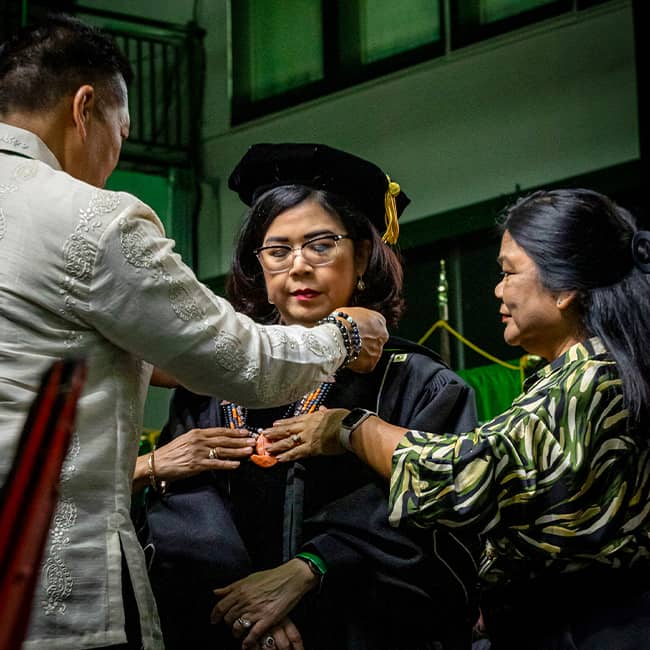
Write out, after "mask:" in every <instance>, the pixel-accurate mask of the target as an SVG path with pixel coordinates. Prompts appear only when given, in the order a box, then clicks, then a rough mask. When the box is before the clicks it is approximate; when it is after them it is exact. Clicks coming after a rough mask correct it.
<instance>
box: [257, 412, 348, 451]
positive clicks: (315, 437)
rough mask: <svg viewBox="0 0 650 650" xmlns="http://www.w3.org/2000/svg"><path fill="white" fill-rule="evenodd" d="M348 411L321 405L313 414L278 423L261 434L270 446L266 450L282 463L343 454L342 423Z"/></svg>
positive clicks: (278, 421)
mask: <svg viewBox="0 0 650 650" xmlns="http://www.w3.org/2000/svg"><path fill="white" fill-rule="evenodd" d="M348 413H349V411H348V410H347V409H327V408H325V407H324V406H321V407H320V409H319V410H318V411H315V412H314V413H306V414H304V415H297V416H295V417H292V418H288V419H286V420H277V421H276V422H274V423H273V426H272V427H271V428H270V429H265V430H264V435H265V436H266V438H267V439H268V440H269V441H270V442H271V443H272V444H270V445H269V446H268V447H267V449H268V451H269V452H270V453H271V454H273V455H275V456H276V457H277V459H278V460H279V461H281V462H287V461H293V460H298V458H305V457H307V456H332V455H336V454H342V453H345V449H344V448H343V447H341V443H340V442H339V430H340V428H341V420H343V418H344V417H345V416H346V415H347V414H348Z"/></svg>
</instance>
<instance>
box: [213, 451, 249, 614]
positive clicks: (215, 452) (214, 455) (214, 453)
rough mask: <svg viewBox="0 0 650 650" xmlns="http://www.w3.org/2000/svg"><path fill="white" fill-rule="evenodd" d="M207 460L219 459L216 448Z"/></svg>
mask: <svg viewBox="0 0 650 650" xmlns="http://www.w3.org/2000/svg"><path fill="white" fill-rule="evenodd" d="M208 458H209V459H210V460H218V459H219V456H217V448H216V447H213V448H212V449H210V453H209V454H208ZM244 620H246V619H244Z"/></svg>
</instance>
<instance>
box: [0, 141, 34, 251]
mask: <svg viewBox="0 0 650 650" xmlns="http://www.w3.org/2000/svg"><path fill="white" fill-rule="evenodd" d="M6 138H7V136H5V137H4V138H3V139H5V140H6ZM14 144H20V143H18V141H16V143H14ZM37 171H38V163H37V162H36V161H35V160H25V161H22V162H20V164H18V165H17V166H16V168H15V169H14V171H13V172H12V174H11V176H12V178H13V179H14V180H16V181H19V182H22V181H28V180H29V179H30V178H34V176H36V172H37ZM17 191H18V185H17V184H16V183H14V182H11V183H0V203H1V202H2V199H3V197H4V196H5V195H7V194H11V193H13V192H17ZM6 232H7V218H6V216H5V213H4V211H3V209H2V206H1V205H0V241H2V239H3V238H4V236H5V234H6Z"/></svg>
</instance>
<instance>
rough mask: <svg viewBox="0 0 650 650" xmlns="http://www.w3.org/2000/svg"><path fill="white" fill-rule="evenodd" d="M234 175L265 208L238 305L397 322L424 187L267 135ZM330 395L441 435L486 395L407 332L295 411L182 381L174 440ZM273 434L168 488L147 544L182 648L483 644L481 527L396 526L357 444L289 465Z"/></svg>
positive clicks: (244, 234)
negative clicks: (271, 446) (412, 202)
mask: <svg viewBox="0 0 650 650" xmlns="http://www.w3.org/2000/svg"><path fill="white" fill-rule="evenodd" d="M229 185H230V188H231V189H233V190H234V191H236V192H238V194H239V196H240V197H241V199H242V200H243V201H244V203H246V204H247V205H249V206H250V210H249V211H248V214H247V217H246V221H245V223H244V224H243V227H242V229H241V233H240V237H239V239H238V242H237V247H236V252H235V255H234V262H233V267H232V272H231V274H230V277H229V281H228V286H227V291H228V295H229V297H230V299H231V300H232V302H233V304H234V305H236V308H237V309H238V310H240V311H242V312H244V313H247V314H248V315H250V316H251V317H252V318H253V319H254V320H256V321H258V322H265V323H273V322H276V323H283V324H288V325H291V324H301V325H308V326H309V325H314V324H316V323H317V322H318V321H319V320H320V319H323V318H325V317H327V316H328V314H330V313H332V312H333V311H335V310H336V309H338V308H340V306H341V305H347V304H352V305H360V306H364V307H370V308H373V309H376V310H377V311H379V312H381V313H382V314H383V315H384V316H385V317H386V320H387V322H388V325H389V326H391V325H392V326H394V325H395V324H397V322H398V320H399V318H400V316H401V313H402V310H403V300H402V296H401V289H402V270H401V266H400V262H399V258H398V255H397V254H396V252H395V251H394V249H393V248H391V246H390V244H395V243H396V241H397V233H398V223H397V218H398V216H399V215H400V214H401V212H402V210H403V209H404V208H405V207H406V205H407V204H408V203H409V199H408V198H407V197H406V195H405V194H404V193H403V192H401V191H400V188H399V186H398V185H397V184H396V183H393V182H391V181H390V179H389V178H388V177H387V176H386V174H385V173H384V172H383V171H382V170H381V169H379V168H378V167H377V166H375V165H374V164H372V163H370V162H368V161H365V160H362V159H361V158H358V157H356V156H353V155H351V154H348V153H346V152H343V151H339V150H336V149H332V148H330V147H326V146H323V145H309V144H277V145H273V144H269V145H255V146H253V147H251V148H250V149H249V151H248V152H247V153H246V155H245V156H244V157H243V159H242V160H241V161H240V162H239V164H238V165H237V167H236V169H235V170H234V172H233V174H232V175H231V178H230V181H229ZM382 234H383V235H384V237H383V240H382ZM307 344H309V342H307ZM233 362H236V360H233ZM262 371H263V370H262ZM320 406H326V407H334V406H338V407H345V408H350V409H351V408H361V409H366V410H367V411H369V412H376V413H379V414H380V415H381V416H382V417H383V418H384V419H385V420H387V421H389V422H391V423H394V424H398V425H400V426H404V427H410V428H417V429H424V430H444V431H451V432H453V431H456V432H460V431H465V430H467V429H470V428H472V427H474V426H475V425H476V413H475V407H474V399H473V393H472V391H471V389H470V388H469V387H467V386H466V385H465V384H464V383H463V382H462V380H461V379H460V378H459V377H458V376H457V375H456V374H455V373H453V372H452V371H451V370H450V369H449V368H447V367H446V366H445V365H444V364H443V363H442V361H441V360H440V359H439V358H438V357H437V355H435V354H434V353H433V352H431V351H430V350H428V349H426V348H423V347H421V346H418V345H416V344H414V343H411V342H409V341H405V340H401V339H397V338H393V339H391V340H390V341H389V343H388V344H387V345H386V346H385V349H384V355H383V357H382V359H381V361H380V363H379V364H378V365H377V367H376V368H375V370H374V371H373V372H372V373H370V374H366V375H355V374H354V373H352V372H350V371H347V370H345V369H344V370H341V371H339V372H338V373H337V375H336V377H332V379H331V381H330V382H326V383H324V384H322V385H321V386H320V388H319V389H317V390H316V391H314V392H313V393H311V394H308V395H305V396H300V397H298V398H297V400H296V402H294V403H292V404H289V405H286V406H283V407H279V408H272V409H264V410H255V411H253V410H248V409H246V408H245V407H244V406H243V405H237V404H233V403H228V402H222V401H221V400H220V399H219V398H211V397H205V396H200V395H195V394H192V393H190V392H189V391H187V390H184V389H182V388H179V389H177V390H176V392H175V395H174V398H173V400H172V403H171V411H170V419H169V422H168V423H167V425H166V426H165V428H164V430H163V432H162V435H161V439H160V444H161V445H164V444H165V443H167V442H169V441H171V440H173V439H175V438H178V437H179V436H182V435H189V433H192V432H195V430H197V429H205V428H209V427H212V428H214V427H216V428H220V429H221V430H223V432H224V434H225V433H226V430H228V429H234V430H242V429H247V430H248V431H249V432H250V433H247V434H243V435H255V434H256V433H257V432H258V431H259V430H260V429H262V428H265V427H269V426H271V424H272V423H273V422H274V421H275V420H277V419H280V418H286V417H291V416H294V415H298V414H301V413H306V412H313V411H315V410H317V409H318V408H319V407H320ZM362 416H363V414H362ZM188 432H189V433H188ZM262 440H263V439H261V438H260V439H259V443H261V442H262ZM294 442H295V443H296V444H298V443H299V442H300V440H299V439H296V440H295V441H294ZM257 446H258V449H257V450H256V453H255V454H254V455H253V456H251V459H250V460H245V461H242V462H241V464H240V466H239V468H238V469H236V470H234V471H222V472H212V473H203V474H201V475H199V476H197V477H194V478H192V479H189V480H186V481H178V482H175V483H171V484H168V486H167V493H166V494H165V495H160V494H158V495H151V498H150V500H149V507H148V519H149V529H148V538H147V539H146V542H145V544H146V545H148V546H147V548H148V550H149V551H150V552H151V556H152V557H151V562H150V567H151V568H150V575H151V580H152V583H153V587H154V592H155V594H156V598H157V602H158V605H159V609H160V615H161V621H162V626H163V631H164V634H165V640H166V643H167V647H168V648H187V647H192V648H208V647H233V648H235V647H237V648H238V647H242V642H245V644H246V645H248V644H249V643H252V642H253V641H255V642H256V643H258V644H260V645H261V646H262V647H278V648H294V649H299V648H302V647H304V648H307V649H310V650H313V649H320V648H328V649H331V648H337V649H342V650H344V649H350V650H352V649H359V650H370V649H380V650H399V649H400V648H403V649H404V650H406V649H408V650H418V649H422V650H424V649H428V648H440V647H443V648H445V649H448V648H468V647H469V646H470V645H471V628H472V624H473V623H474V621H475V620H476V615H477V614H476V610H475V602H474V587H475V583H476V565H475V562H474V556H473V554H474V545H475V543H476V540H475V539H474V538H473V537H472V536H465V537H461V536H457V535H454V534H451V533H447V532H444V533H443V532H442V531H438V530H435V531H426V532H424V533H423V532H421V531H416V530H407V529H406V528H403V527H395V528H392V527H390V526H389V525H388V515H387V487H386V486H385V485H384V484H383V482H382V480H381V479H380V478H379V476H378V475H376V474H375V473H374V472H373V471H371V470H369V469H368V468H367V467H365V466H364V464H363V463H361V462H359V461H358V459H357V458H356V457H355V456H354V455H353V454H345V455H339V456H333V457H322V458H313V459H306V460H304V461H299V462H295V463H285V464H280V463H277V464H273V463H274V459H272V460H270V459H271V457H270V456H265V455H264V450H263V448H262V447H263V445H262V444H258V445H257ZM162 449H164V447H163V448H162ZM161 451H162V450H161ZM226 452H227V450H226V449H225V448H223V447H215V449H214V450H213V451H212V452H211V454H212V455H213V456H214V457H217V458H218V457H220V456H223V455H224V454H225V453H226ZM157 471H158V473H159V474H161V472H164V468H163V467H160V466H159V467H158V469H157ZM215 589H216V593H213V590H215ZM215 604H216V607H215ZM213 607H214V611H213V614H212V618H213V621H214V624H213V625H211V624H210V623H209V618H210V614H211V610H212V609H213ZM235 638H236V640H235ZM228 639H229V640H228ZM217 643H221V644H222V645H221V646H217V645H216V644H217ZM250 647H258V646H256V645H251V646H250Z"/></svg>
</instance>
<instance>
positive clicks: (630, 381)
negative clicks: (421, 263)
mask: <svg viewBox="0 0 650 650" xmlns="http://www.w3.org/2000/svg"><path fill="white" fill-rule="evenodd" d="M500 225H501V228H502V229H503V230H507V231H508V232H509V233H510V235H511V236H512V238H513V239H514V240H515V242H517V244H518V245H519V246H521V248H523V249H524V251H526V253H527V254H528V255H529V256H530V258H531V259H532V260H533V261H534V262H535V264H536V265H537V268H538V269H539V275H540V280H541V282H542V284H543V285H544V286H545V287H546V288H547V289H549V290H550V291H553V292H559V291H576V293H577V298H578V301H577V302H578V310H579V316H580V319H581V324H582V327H583V329H584V334H585V335H586V336H598V337H600V339H601V340H602V342H603V344H604V346H605V348H606V349H607V351H608V352H609V354H610V355H611V356H612V358H613V359H614V361H615V362H616V364H617V366H618V369H619V373H620V376H621V379H622V381H623V397H624V399H625V403H626V405H627V407H628V409H629V411H630V417H631V419H632V421H633V422H635V423H638V424H648V423H649V422H650V353H648V341H650V276H648V275H647V274H645V273H643V271H641V270H639V268H637V266H636V265H635V262H634V258H633V255H632V238H633V236H634V234H635V232H636V230H637V225H636V222H635V219H634V217H633V216H632V215H631V214H630V213H629V212H628V211H627V210H625V209H624V208H622V207H620V206H618V205H616V203H614V202H613V201H612V200H611V199H609V198H608V197H606V196H603V195H602V194H599V193H598V192H594V191H591V190H584V189H567V190H551V191H538V192H534V193H533V194H530V195H529V196H526V197H523V198H521V199H519V200H518V201H517V202H516V203H515V204H514V205H513V206H512V207H510V208H508V209H507V211H506V212H505V213H504V215H503V219H502V221H501V223H500Z"/></svg>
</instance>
